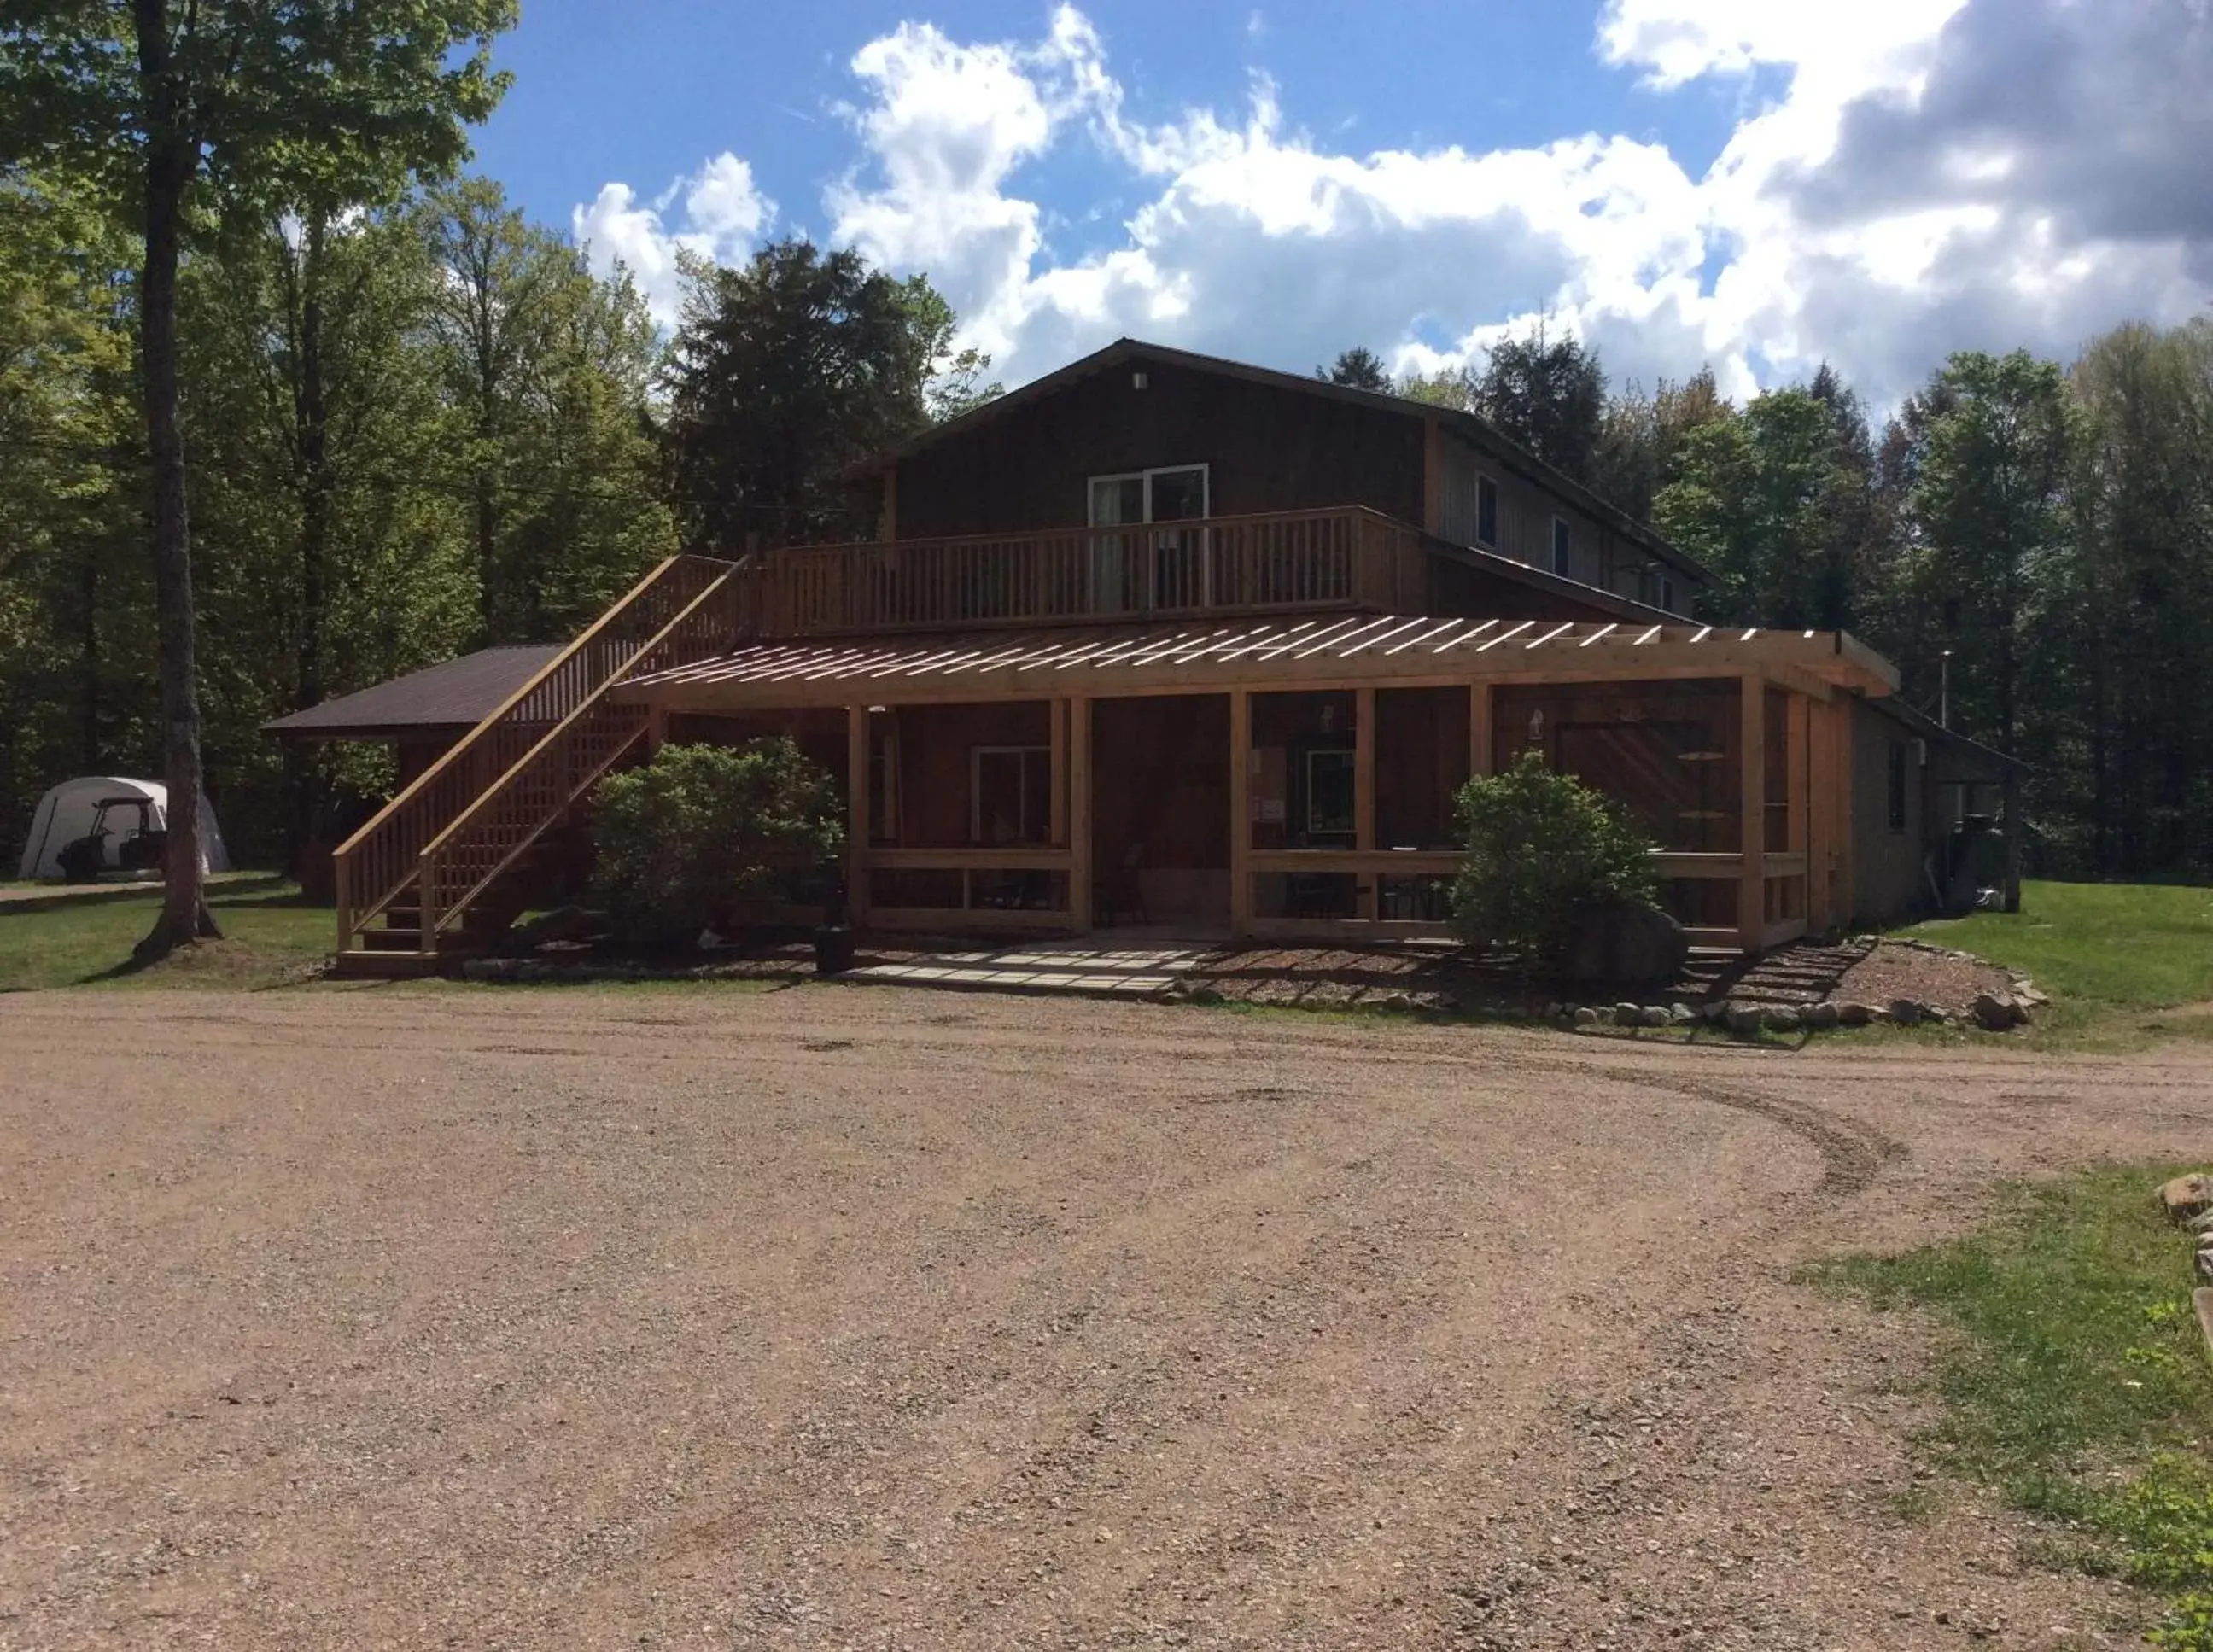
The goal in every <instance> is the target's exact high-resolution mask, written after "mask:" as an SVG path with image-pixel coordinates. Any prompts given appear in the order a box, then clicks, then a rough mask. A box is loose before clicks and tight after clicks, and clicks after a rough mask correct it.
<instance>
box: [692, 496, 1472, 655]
mask: <svg viewBox="0 0 2213 1652" xmlns="http://www.w3.org/2000/svg"><path fill="white" fill-rule="evenodd" d="M1430 544H1431V542H1430V541H1429V540H1428V539H1427V537H1426V536H1425V535H1424V533H1423V532H1422V531H1421V529H1419V528H1417V527H1412V526H1411V525H1410V524H1408V523H1405V522H1401V521H1396V520H1394V519H1393V518H1392V517H1389V516H1387V515H1383V514H1382V513H1381V512H1380V511H1375V510H1370V509H1365V508H1363V507H1360V506H1340V507H1337V508H1333V509H1324V510H1286V511H1271V512H1268V513H1266V514H1264V515H1251V516H1215V517H1209V518H1206V519H1204V520H1203V521H1183V522H1154V523H1142V524H1135V525H1131V526H1128V527H1077V528H1046V529H1039V530H1037V531H1034V532H1030V533H1000V534H991V535H984V536H978V537H966V538H959V539H899V540H893V541H889V542H882V543H874V544H859V545H816V546H787V547H784V548H783V549H779V550H773V551H768V552H763V553H761V554H760V555H759V556H758V557H757V558H753V559H750V560H749V561H747V563H745V564H741V566H740V567H739V569H738V570H737V573H736V576H735V581H734V584H735V603H736V605H737V610H738V614H739V616H740V618H739V624H740V626H741V629H742V630H743V631H744V632H745V633H746V634H747V635H749V636H753V637H830V636H838V637H849V636H864V635H868V634H870V633H877V632H886V631H942V630H944V629H946V628H947V627H948V626H958V627H960V628H963V629H966V628H971V627H974V626H979V625H1055V624H1061V625H1094V624H1098V623H1100V622H1113V621H1125V620H1149V619H1200V618H1205V617H1209V616H1216V615H1226V614H1253V613H1344V612H1346V611H1348V610H1352V611H1366V612H1371V613H1418V612H1421V611H1422V610H1423V609H1424V607H1425V605H1426V602H1427V599H1428V596H1429V594H1430Z"/></svg>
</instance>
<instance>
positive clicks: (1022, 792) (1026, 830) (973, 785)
mask: <svg viewBox="0 0 2213 1652" xmlns="http://www.w3.org/2000/svg"><path fill="white" fill-rule="evenodd" d="M1032 754H1035V755H1037V756H1039V757H1042V758H1043V759H1045V765H1046V792H1047V793H1048V795H1049V794H1050V793H1051V791H1052V747H1051V746H971V747H969V748H968V841H969V842H970V843H971V844H976V845H978V846H979V847H985V846H988V845H985V844H984V759H985V758H987V757H1013V756H1017V755H1019V756H1020V757H1021V759H1022V768H1023V771H1024V773H1023V779H1024V780H1025V781H1027V779H1028V772H1027V771H1028V768H1029V759H1030V757H1031V756H1032ZM1015 807H1017V808H1020V809H1021V811H1022V812H1023V818H1022V820H1021V822H1020V829H1021V834H1022V835H1021V837H1020V838H1017V839H1016V840H1015V842H1014V843H1012V844H1003V845H1000V846H1001V847H1004V848H1009V849H1013V848H1035V847H1037V846H1038V845H1039V844H1049V843H1051V842H1052V814H1051V808H1050V805H1048V808H1047V814H1046V819H1045V820H1042V821H1040V822H1039V829H1038V832H1037V835H1036V836H1035V837H1032V836H1031V835H1030V823H1029V819H1028V811H1029V788H1028V786H1027V784H1025V785H1024V786H1022V787H1021V789H1019V790H1018V791H1016V793H1015Z"/></svg>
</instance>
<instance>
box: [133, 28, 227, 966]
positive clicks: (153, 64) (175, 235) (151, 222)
mask: <svg viewBox="0 0 2213 1652" xmlns="http://www.w3.org/2000/svg"><path fill="white" fill-rule="evenodd" d="M132 9H133V13H134V15H135V17H136V21H137V35H138V41H137V44H138V74H139V78H140V81H141V82H142V83H143V85H144V87H145V88H146V92H147V105H148V113H149V120H148V138H147V143H146V263H145V268H144V270H143V274H142V276H141V278H140V280H139V283H138V329H139V347H140V351H141V354H142V355H143V357H144V369H145V375H146V452H147V457H148V458H149V460H150V461H151V464H152V470H153V480H154V597H155V609H156V612H157V615H158V618H159V622H160V639H161V643H160V655H161V674H162V752H163V758H164V762H163V770H164V777H165V778H166V780H167V781H168V788H169V804H168V831H169V837H168V864H167V865H166V867H165V868H164V869H163V880H162V915H161V917H158V918H157V919H155V924H154V928H153V930H151V931H150V932H149V934H148V935H147V936H146V938H145V939H144V940H143V941H142V942H139V943H138V948H137V952H138V956H139V958H140V959H141V960H151V959H155V958H159V957H161V956H162V955H163V954H166V953H168V951H169V950H170V949H171V948H174V947H177V946H180V945H183V944H185V943H186V942H191V941H193V940H196V939H198V937H200V936H213V935H216V934H217V933H218V931H217V930H216V926H215V919H214V917H213V916H212V915H211V914H210V912H209V911H208V908H207V899H206V890H205V887H204V880H203V879H202V877H201V875H200V703H199V698H200V697H199V668H198V659H197V657H196V650H195V637H194V635H193V631H194V618H195V617H194V614H193V611H192V525H191V521H190V520H189V518H188V517H187V515H186V510H185V440H184V431H183V429H182V426H181V424H180V417H179V412H178V395H177V255H178V247H179V243H180V241H181V239H182V235H183V224H182V222H181V220H182V217H183V213H184V198H185V188H186V185H187V184H189V183H190V182H191V181H192V173H193V170H194V168H196V167H197V166H198V155H197V153H196V152H195V149H194V147H193V144H192V138H191V135H190V133H189V132H188V131H186V112H185V108H184V99H183V96H182V94H181V92H180V88H179V87H178V85H177V82H176V76H175V73H174V67H173V65H172V64H171V62H170V54H169V17H168V0H134V4H133V8H132Z"/></svg>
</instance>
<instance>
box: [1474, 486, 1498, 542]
mask: <svg viewBox="0 0 2213 1652" xmlns="http://www.w3.org/2000/svg"><path fill="white" fill-rule="evenodd" d="M1475 542H1476V543H1477V544H1478V545H1489V546H1496V545H1497V543H1498V484H1497V483H1496V482H1494V481H1492V480H1491V479H1490V478H1489V477H1487V476H1478V477H1477V478H1476V479H1475Z"/></svg>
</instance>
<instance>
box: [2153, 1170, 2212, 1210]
mask: <svg viewBox="0 0 2213 1652" xmlns="http://www.w3.org/2000/svg"><path fill="white" fill-rule="evenodd" d="M2158 1198H2159V1203H2160V1207H2161V1209H2162V1210H2165V1211H2166V1212H2167V1220H2168V1221H2170V1222H2188V1221H2190V1220H2191V1219H2192V1217H2194V1216H2203V1215H2204V1214H2205V1213H2206V1212H2207V1211H2208V1210H2213V1176H2208V1175H2205V1174H2204V1173H2200V1172H2198V1171H2194V1170H2193V1171H2192V1172H2191V1173H2189V1174H2188V1175H2186V1176H2177V1177H2176V1178H2175V1179H2174V1180H2173V1181H2171V1182H2168V1183H2167V1184H2166V1185H2165V1186H2162V1187H2161V1189H2160V1190H2159V1193H2158Z"/></svg>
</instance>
